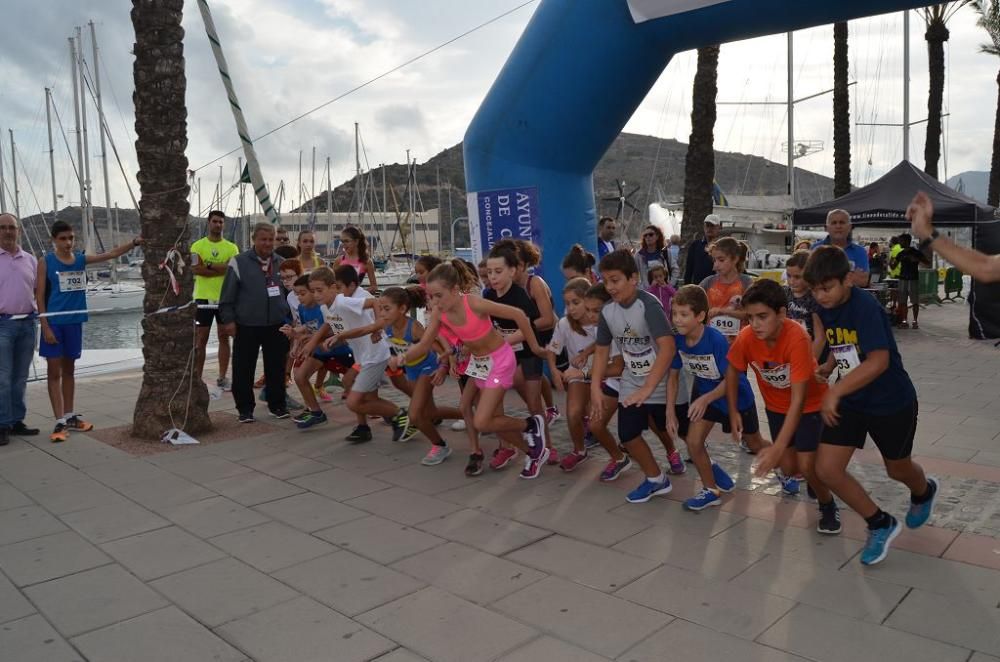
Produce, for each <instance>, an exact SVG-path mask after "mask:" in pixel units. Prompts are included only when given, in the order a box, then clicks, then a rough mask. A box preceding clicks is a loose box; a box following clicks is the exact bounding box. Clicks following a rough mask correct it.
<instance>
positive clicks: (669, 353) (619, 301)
mask: <svg viewBox="0 0 1000 662" xmlns="http://www.w3.org/2000/svg"><path fill="white" fill-rule="evenodd" d="M600 270H601V277H602V279H603V282H604V286H605V288H606V289H607V290H608V294H610V295H611V299H612V300H611V301H610V302H609V303H608V304H606V305H605V306H604V308H603V309H601V316H600V318H599V320H598V323H597V343H596V347H595V349H594V371H593V375H592V377H591V390H592V391H594V392H592V393H591V403H592V406H593V407H594V408H595V412H594V416H595V417H597V418H600V413H601V412H600V411H599V408H600V407H602V404H601V397H600V384H601V380H602V378H603V377H604V371H605V370H606V366H607V364H608V355H609V353H610V349H611V343H612V341H615V342H617V343H618V346H619V347H620V348H621V352H622V358H623V359H624V360H625V371H624V372H623V373H622V377H621V390H620V391H619V396H618V438H619V439H621V441H622V444H623V445H624V446H625V449H626V450H627V451H628V454H629V455H630V456H631V457H632V459H633V460H635V461H636V462H638V464H639V466H640V467H641V468H642V470H643V473H645V474H646V480H644V481H643V482H642V484H641V485H639V486H638V487H637V488H636V489H635V490H633V491H632V492H631V493H629V495H628V496H627V497H626V499H627V500H628V501H629V502H630V503H645V502H646V501H649V500H650V499H651V498H652V497H654V496H657V495H662V494H667V493H668V492H670V490H671V485H670V479H669V478H667V476H666V475H665V474H664V473H663V469H662V468H661V467H660V465H659V463H658V462H657V461H656V459H655V458H654V457H653V453H652V451H651V450H650V448H649V446H648V445H646V442H645V441H644V440H643V438H642V433H643V432H644V431H645V430H652V431H653V433H654V434H656V436H658V437H659V438H660V441H661V442H662V443H663V447H664V448H666V450H667V457H668V459H669V460H670V470H671V473H677V474H680V473H684V463H683V461H682V460H681V457H680V453H678V452H677V449H676V448H674V443H673V440H672V439H671V438H670V435H669V434H667V431H666V430H667V423H666V404H665V403H666V396H667V387H666V376H667V369H668V367H669V366H670V362H671V361H672V360H673V357H674V352H675V345H674V338H673V334H672V331H671V329H670V324H669V323H668V322H667V315H666V313H665V312H664V310H663V306H662V305H661V304H660V302H659V300H658V299H657V298H656V297H654V296H653V295H651V294H649V293H648V292H644V291H643V290H642V289H641V288H640V287H639V277H638V273H637V270H636V267H635V260H634V259H633V258H632V255H631V254H630V253H629V252H628V251H627V250H624V249H621V250H617V251H614V252H612V253H608V254H607V255H605V256H604V257H603V258H602V259H601V263H600Z"/></svg>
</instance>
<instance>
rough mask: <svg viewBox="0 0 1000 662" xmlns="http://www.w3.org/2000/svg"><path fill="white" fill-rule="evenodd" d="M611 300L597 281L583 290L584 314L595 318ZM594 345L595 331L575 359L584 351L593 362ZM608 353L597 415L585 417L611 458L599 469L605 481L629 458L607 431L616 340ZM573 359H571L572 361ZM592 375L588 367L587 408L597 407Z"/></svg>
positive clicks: (616, 384)
mask: <svg viewBox="0 0 1000 662" xmlns="http://www.w3.org/2000/svg"><path fill="white" fill-rule="evenodd" d="M609 301H611V295H610V294H608V290H607V288H605V287H604V283H598V284H597V285H594V286H592V287H591V288H590V289H589V290H587V296H586V299H585V300H584V305H585V306H586V307H587V314H588V315H589V316H590V319H592V320H595V321H597V320H598V319H599V318H600V316H601V309H602V308H604V306H605V304H607V303H608V302H609ZM595 348H596V332H595V344H594V345H592V346H591V349H589V350H585V351H583V352H581V353H580V354H579V355H578V356H577V359H579V358H581V357H583V356H585V355H587V354H588V353H589V354H590V356H588V358H587V360H589V361H591V364H593V358H592V356H593V352H594V349H595ZM609 357H610V359H611V363H609V364H608V366H607V368H605V373H604V375H605V377H604V379H603V380H602V381H600V382H599V383H598V386H599V388H600V400H601V407H600V410H601V415H600V416H593V415H592V416H591V417H590V419H589V427H590V433H591V434H592V435H593V436H594V438H595V439H596V440H597V442H598V443H599V444H600V445H601V447H602V448H603V449H604V450H605V451H607V453H608V456H609V457H610V458H611V459H610V460H608V463H607V465H605V467H604V470H603V471H601V476H600V479H601V481H603V482H605V483H610V482H611V481H613V480H617V479H618V477H619V476H621V474H622V472H623V471H628V470H629V469H630V468H631V467H632V460H631V458H629V456H628V455H627V454H626V453H625V452H623V451H622V448H621V446H619V445H618V442H617V441H615V438H614V437H613V436H612V435H611V432H609V431H608V423H610V422H611V417H612V416H614V415H615V412H616V411H617V410H618V393H619V391H621V380H620V379H619V376H620V375H621V374H622V372H623V371H624V367H625V362H624V361H623V360H622V356H621V350H620V349H619V348H618V343H616V342H612V343H611V351H610V352H609ZM572 363H573V362H571V364H572ZM593 379H594V375H593V369H591V381H590V384H591V389H590V397H591V411H594V410H596V409H597V408H596V407H594V406H593V401H594V400H593V398H594V397H595V395H596V391H595V389H594V381H593Z"/></svg>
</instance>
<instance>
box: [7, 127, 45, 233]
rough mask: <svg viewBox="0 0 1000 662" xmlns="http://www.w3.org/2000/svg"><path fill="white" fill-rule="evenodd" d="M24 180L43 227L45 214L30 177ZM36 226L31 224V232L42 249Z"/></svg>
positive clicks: (18, 150) (17, 150) (16, 150)
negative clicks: (26, 182)
mask: <svg viewBox="0 0 1000 662" xmlns="http://www.w3.org/2000/svg"><path fill="white" fill-rule="evenodd" d="M14 151H15V152H17V153H20V151H21V150H20V149H18V148H17V147H15V148H14ZM22 158H23V155H22ZM26 179H27V181H28V188H29V189H30V190H31V197H32V198H34V200H35V206H36V207H38V215H39V216H40V217H41V220H42V226H43V227H45V212H44V211H42V204H41V203H40V202H39V201H38V195H37V194H36V193H35V185H34V184H32V183H31V178H30V177H27V178H26ZM26 225H27V224H26ZM36 226H37V224H36V223H32V224H31V230H32V231H34V233H35V242H36V243H37V244H38V245H39V247H42V246H44V245H45V244H44V242H42V241H41V238H40V237H39V235H38V228H37V227H36Z"/></svg>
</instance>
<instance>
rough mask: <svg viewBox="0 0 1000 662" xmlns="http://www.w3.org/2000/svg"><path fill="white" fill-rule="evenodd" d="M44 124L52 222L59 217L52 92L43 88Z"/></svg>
mask: <svg viewBox="0 0 1000 662" xmlns="http://www.w3.org/2000/svg"><path fill="white" fill-rule="evenodd" d="M45 124H46V126H47V127H48V130H49V176H50V177H51V179H52V222H53V223H55V222H56V219H57V218H58V217H59V196H58V194H57V193H56V150H55V147H53V145H52V90H51V89H49V88H47V87H46V88H45Z"/></svg>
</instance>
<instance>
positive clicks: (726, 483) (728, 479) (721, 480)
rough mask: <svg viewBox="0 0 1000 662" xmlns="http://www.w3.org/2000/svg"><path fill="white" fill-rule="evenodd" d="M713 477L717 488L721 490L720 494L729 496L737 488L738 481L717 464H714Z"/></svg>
mask: <svg viewBox="0 0 1000 662" xmlns="http://www.w3.org/2000/svg"><path fill="white" fill-rule="evenodd" d="M712 477H713V478H715V486H716V487H718V488H719V491H720V492H726V493H727V494H728V493H729V492H732V491H733V488H734V487H736V481H734V480H733V478H732V476H730V475H729V474H728V473H726V470H725V469H723V468H722V467H720V466H719V465H718V464H716V463H715V462H713V463H712Z"/></svg>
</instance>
